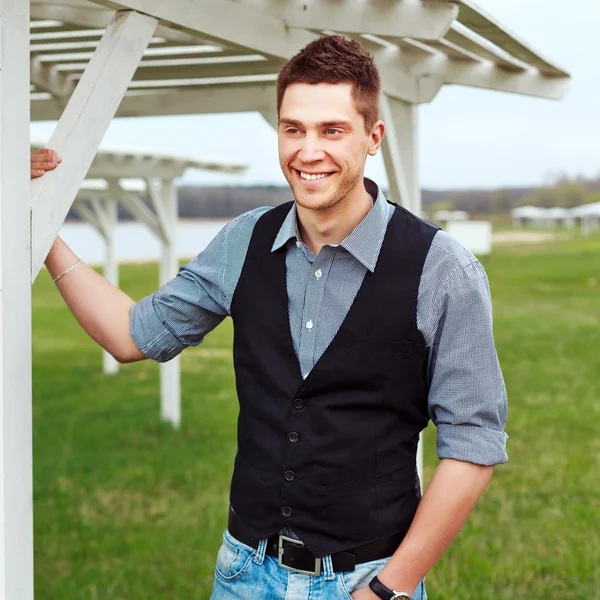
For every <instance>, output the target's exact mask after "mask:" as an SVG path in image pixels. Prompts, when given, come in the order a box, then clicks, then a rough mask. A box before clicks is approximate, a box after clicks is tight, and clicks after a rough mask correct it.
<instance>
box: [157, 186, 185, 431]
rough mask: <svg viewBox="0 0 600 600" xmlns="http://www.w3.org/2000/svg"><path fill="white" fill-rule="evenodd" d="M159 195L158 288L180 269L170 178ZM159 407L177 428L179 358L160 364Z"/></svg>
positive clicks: (172, 190) (175, 202)
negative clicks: (161, 229)
mask: <svg viewBox="0 0 600 600" xmlns="http://www.w3.org/2000/svg"><path fill="white" fill-rule="evenodd" d="M160 196H161V199H162V206H163V208H164V211H163V216H164V218H165V222H164V225H165V229H166V231H167V236H166V238H167V240H168V241H163V243H162V254H161V261H160V275H159V277H160V280H159V285H163V284H165V283H167V281H170V280H171V279H173V277H175V275H177V271H178V270H179V261H178V259H177V249H176V247H175V233H176V228H177V219H178V204H177V188H176V186H175V182H174V181H173V180H172V179H171V180H162V187H161V190H160ZM160 405H161V411H160V412H161V417H162V419H163V420H165V421H168V422H170V423H172V424H173V426H174V427H175V428H176V429H179V425H180V423H181V362H180V357H179V356H177V357H175V358H174V359H173V360H170V361H169V362H167V363H161V365H160Z"/></svg>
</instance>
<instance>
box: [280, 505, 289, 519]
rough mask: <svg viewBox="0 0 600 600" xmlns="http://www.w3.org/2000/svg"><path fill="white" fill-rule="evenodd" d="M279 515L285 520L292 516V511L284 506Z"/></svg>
mask: <svg viewBox="0 0 600 600" xmlns="http://www.w3.org/2000/svg"><path fill="white" fill-rule="evenodd" d="M281 514H282V515H283V516H284V517H285V518H286V519H287V518H288V517H291V516H292V509H291V508H290V507H289V506H284V507H283V508H282V509H281Z"/></svg>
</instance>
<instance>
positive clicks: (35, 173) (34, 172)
mask: <svg viewBox="0 0 600 600" xmlns="http://www.w3.org/2000/svg"><path fill="white" fill-rule="evenodd" d="M45 172H46V171H43V170H41V169H31V179H37V178H38V177H41V176H42V175H43V174H44V173H45Z"/></svg>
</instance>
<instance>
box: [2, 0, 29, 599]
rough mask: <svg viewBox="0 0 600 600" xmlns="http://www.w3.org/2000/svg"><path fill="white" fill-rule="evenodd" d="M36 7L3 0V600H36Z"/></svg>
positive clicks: (22, 0)
mask: <svg viewBox="0 0 600 600" xmlns="http://www.w3.org/2000/svg"><path fill="white" fill-rule="evenodd" d="M28 99H29V0H0V240H1V244H2V246H1V249H0V599H1V600H33V487H32V486H33V484H32V430H31V420H32V409H31V281H30V277H29V270H30V249H31V244H30V220H29V203H30V195H29V100H28Z"/></svg>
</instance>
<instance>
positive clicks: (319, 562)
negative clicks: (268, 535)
mask: <svg viewBox="0 0 600 600" xmlns="http://www.w3.org/2000/svg"><path fill="white" fill-rule="evenodd" d="M283 542H289V543H290V544H295V545H296V546H298V547H300V548H303V547H304V546H305V544H304V542H301V541H300V540H295V539H294V538H290V537H287V536H285V535H280V536H279V541H278V543H277V549H278V550H277V555H278V562H279V566H280V567H283V568H284V569H287V570H288V571H294V573H302V574H303V575H316V576H319V575H320V574H321V567H322V562H323V561H322V559H321V558H317V557H315V570H314V571H303V570H302V569H295V568H294V567H289V566H288V565H284V564H283Z"/></svg>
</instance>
